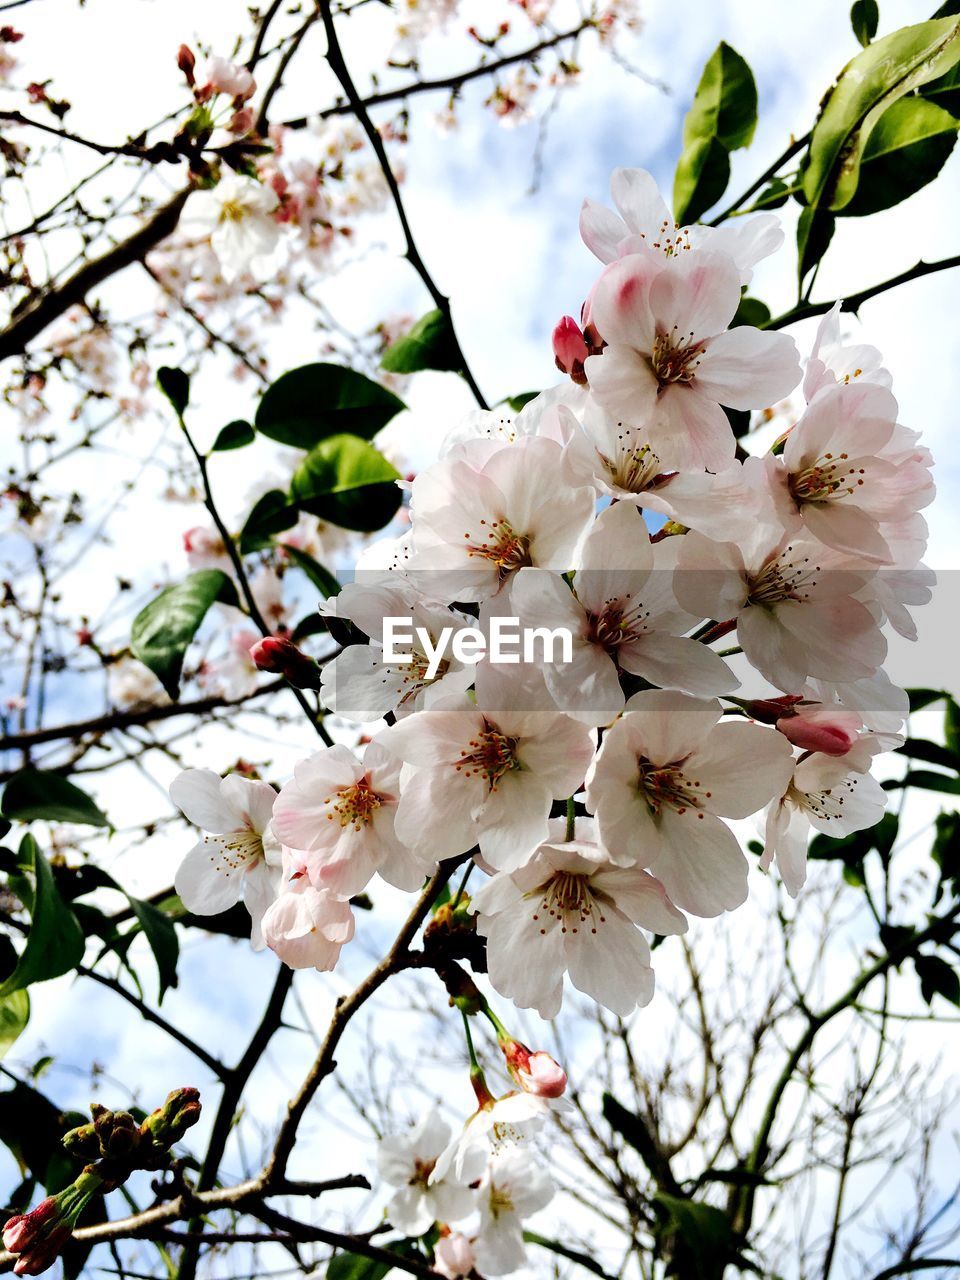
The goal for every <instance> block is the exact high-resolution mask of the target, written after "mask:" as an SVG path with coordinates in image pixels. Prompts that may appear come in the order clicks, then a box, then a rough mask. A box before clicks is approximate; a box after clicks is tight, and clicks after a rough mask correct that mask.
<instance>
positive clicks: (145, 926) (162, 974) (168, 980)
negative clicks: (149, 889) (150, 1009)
mask: <svg viewBox="0 0 960 1280" xmlns="http://www.w3.org/2000/svg"><path fill="white" fill-rule="evenodd" d="M125 896H126V898H127V901H128V902H129V903H130V907H131V909H132V911H133V914H134V915H135V916H136V918H137V923H138V924H139V926H140V928H141V929H142V931H143V936H144V937H145V938H146V940H147V943H148V945H149V947H150V950H151V951H152V952H153V958H154V960H155V961H156V962H157V978H158V980H159V986H160V994H159V996H158V997H157V1003H158V1004H162V1003H163V997H164V996H165V995H166V994H167V992H168V991H169V989H170V988H171V987H175V986H176V985H177V981H178V979H177V963H178V961H179V959H180V943H179V941H178V940H177V931H176V929H175V928H174V924H173V921H172V920H171V919H170V917H169V916H167V915H165V914H164V913H163V912H162V911H161V910H160V909H159V908H158V907H155V906H154V905H153V903H152V902H145V901H144V900H143V899H142V898H132V897H131V896H130V894H128V893H126V894H125Z"/></svg>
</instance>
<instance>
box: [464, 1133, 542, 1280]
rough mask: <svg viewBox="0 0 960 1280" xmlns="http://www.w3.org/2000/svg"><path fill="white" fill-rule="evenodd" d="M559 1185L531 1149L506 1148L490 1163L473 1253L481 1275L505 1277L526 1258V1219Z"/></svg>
mask: <svg viewBox="0 0 960 1280" xmlns="http://www.w3.org/2000/svg"><path fill="white" fill-rule="evenodd" d="M555 1190H556V1188H555V1187H554V1185H553V1179H552V1178H551V1177H550V1175H549V1174H548V1173H547V1171H546V1169H544V1168H543V1166H542V1165H541V1164H540V1163H538V1161H537V1159H536V1157H535V1156H534V1155H533V1153H532V1152H530V1151H528V1150H512V1151H504V1152H501V1153H500V1154H498V1155H496V1156H494V1157H493V1158H492V1159H491V1161H490V1163H489V1165H488V1166H487V1173H486V1177H485V1178H484V1180H483V1183H482V1185H481V1187H480V1192H479V1204H480V1231H479V1234H478V1236H477V1241H476V1244H475V1245H474V1252H475V1254H476V1259H477V1266H478V1267H479V1269H480V1272H481V1274H483V1275H488V1276H504V1275H508V1274H509V1273H510V1272H511V1271H516V1270H517V1268H518V1267H522V1266H523V1264H524V1262H525V1261H526V1256H527V1254H526V1249H525V1248H524V1244H523V1219H524V1218H526V1217H529V1216H530V1215H531V1214H533V1213H536V1212H537V1211H538V1210H539V1209H543V1208H544V1207H545V1206H546V1205H548V1204H549V1203H550V1201H551V1200H552V1199H553V1196H554V1192H555Z"/></svg>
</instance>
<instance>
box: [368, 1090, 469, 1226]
mask: <svg viewBox="0 0 960 1280" xmlns="http://www.w3.org/2000/svg"><path fill="white" fill-rule="evenodd" d="M451 1136H452V1134H451V1130H450V1126H449V1125H448V1124H447V1123H446V1121H445V1120H443V1119H442V1118H441V1117H440V1116H439V1115H438V1114H437V1112H436V1111H428V1112H427V1113H426V1114H425V1115H424V1116H423V1117H422V1118H421V1119H420V1120H419V1121H418V1123H417V1124H416V1125H414V1127H413V1128H412V1129H410V1130H408V1131H407V1132H406V1133H399V1134H392V1135H389V1136H387V1137H386V1138H382V1139H381V1140H380V1144H379V1146H378V1148H377V1171H378V1172H379V1174H380V1177H381V1178H383V1180H384V1181H385V1182H388V1183H390V1185H391V1186H394V1187H397V1188H398V1190H397V1191H396V1193H395V1194H394V1195H393V1196H392V1197H391V1198H390V1202H389V1203H388V1205H387V1208H386V1213H387V1216H388V1217H389V1219H390V1222H391V1223H392V1225H393V1226H395V1227H396V1228H397V1229H398V1230H400V1231H403V1232H404V1233H405V1234H406V1235H410V1236H419V1235H423V1233H424V1232H425V1231H428V1230H429V1229H430V1227H432V1226H433V1224H434V1223H435V1222H457V1221H458V1220H459V1219H461V1218H465V1217H466V1216H467V1215H468V1214H469V1213H471V1212H472V1211H473V1209H474V1208H475V1207H476V1203H477V1197H476V1194H475V1193H474V1191H473V1190H472V1188H471V1186H470V1184H471V1183H472V1182H476V1181H477V1180H478V1179H479V1178H480V1177H481V1176H482V1175H483V1171H484V1167H485V1165H486V1155H485V1153H484V1152H483V1151H482V1150H481V1149H480V1148H479V1147H477V1148H474V1149H473V1150H472V1151H471V1152H470V1153H469V1156H468V1157H467V1158H466V1159H465V1161H464V1163H463V1166H462V1170H461V1173H460V1174H459V1175H457V1174H456V1173H455V1172H454V1171H453V1170H452V1169H447V1170H446V1172H445V1173H444V1175H443V1176H442V1177H439V1178H437V1179H435V1180H434V1181H431V1175H432V1174H433V1171H434V1169H435V1167H436V1163H437V1159H438V1157H439V1156H440V1154H441V1153H442V1152H443V1151H444V1150H446V1148H447V1147H448V1146H449V1145H450V1139H451Z"/></svg>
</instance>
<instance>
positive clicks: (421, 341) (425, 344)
mask: <svg viewBox="0 0 960 1280" xmlns="http://www.w3.org/2000/svg"><path fill="white" fill-rule="evenodd" d="M380 367H381V368H382V369H386V370H387V371H388V372H389V373H417V372H419V371H420V370H421V369H437V370H440V371H441V372H450V373H459V372H460V370H461V368H462V367H463V359H462V357H461V355H460V348H459V346H458V345H457V339H456V335H455V334H454V332H453V327H452V326H451V324H450V321H449V320H448V319H447V317H446V316H445V315H444V314H443V312H442V311H440V310H435V311H428V312H427V314H426V315H425V316H421V318H420V319H419V320H418V321H417V323H416V324H415V325H414V326H413V328H412V329H411V330H410V331H409V333H405V334H404V335H403V337H402V338H398V339H397V340H396V342H394V343H393V345H392V346H390V347H388V348H387V350H386V351H385V352H384V355H383V359H382V360H381V361H380Z"/></svg>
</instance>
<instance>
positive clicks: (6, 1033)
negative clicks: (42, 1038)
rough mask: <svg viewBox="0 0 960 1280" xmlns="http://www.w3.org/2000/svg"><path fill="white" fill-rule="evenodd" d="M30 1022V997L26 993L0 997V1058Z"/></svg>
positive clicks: (12, 993) (14, 993)
mask: <svg viewBox="0 0 960 1280" xmlns="http://www.w3.org/2000/svg"><path fill="white" fill-rule="evenodd" d="M29 1021H30V997H29V995H28V994H27V992H26V991H11V992H10V994H9V995H5V996H0V1058H3V1057H5V1056H6V1053H7V1050H8V1049H9V1048H10V1046H11V1045H12V1044H13V1043H14V1041H15V1040H16V1039H17V1037H18V1036H19V1035H20V1033H21V1031H23V1029H24V1027H26V1025H27V1023H28V1022H29Z"/></svg>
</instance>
